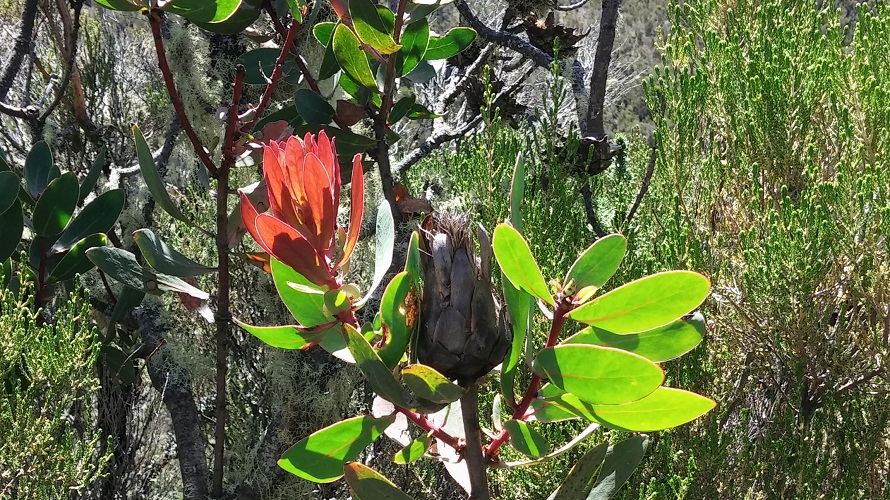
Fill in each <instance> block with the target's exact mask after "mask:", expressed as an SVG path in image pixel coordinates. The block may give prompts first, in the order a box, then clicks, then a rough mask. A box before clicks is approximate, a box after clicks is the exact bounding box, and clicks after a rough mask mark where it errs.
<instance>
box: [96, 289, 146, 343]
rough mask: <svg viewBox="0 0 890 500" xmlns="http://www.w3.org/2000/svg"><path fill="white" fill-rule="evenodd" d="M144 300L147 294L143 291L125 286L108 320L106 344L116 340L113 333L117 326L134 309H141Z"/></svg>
mask: <svg viewBox="0 0 890 500" xmlns="http://www.w3.org/2000/svg"><path fill="white" fill-rule="evenodd" d="M143 299H145V292H144V291H142V290H141V289H137V288H131V287H129V286H124V287H123V288H122V289H121V292H120V293H119V294H118V295H117V302H115V303H114V309H112V310H111V317H110V318H109V319H108V330H107V332H106V334H105V342H106V343H109V342H111V341H112V340H114V337H113V336H112V333H113V332H114V330H115V324H117V322H118V321H120V319H121V318H123V317H124V315H125V314H127V313H128V312H130V311H131V310H132V309H133V308H134V307H139V304H141V303H142V300H143Z"/></svg>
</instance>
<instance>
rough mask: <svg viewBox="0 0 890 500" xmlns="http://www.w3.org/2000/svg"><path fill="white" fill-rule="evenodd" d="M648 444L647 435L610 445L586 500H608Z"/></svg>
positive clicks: (624, 480)
mask: <svg viewBox="0 0 890 500" xmlns="http://www.w3.org/2000/svg"><path fill="white" fill-rule="evenodd" d="M648 445H649V438H648V437H646V436H633V437H629V438H627V439H625V440H624V441H621V442H620V443H617V444H615V445H612V446H610V447H609V450H608V451H607V452H606V458H605V460H604V461H603V466H602V468H601V469H600V475H599V478H598V479H597V482H596V485H595V486H594V487H593V489H592V490H591V492H590V494H588V496H587V500H608V499H609V498H612V497H614V496H615V494H616V493H617V492H618V490H619V489H620V488H621V487H622V486H624V483H626V482H627V480H628V479H630V476H631V475H632V474H633V472H634V470H636V468H637V465H639V464H640V462H641V461H642V460H643V456H644V455H645V454H646V447H647V446H648Z"/></svg>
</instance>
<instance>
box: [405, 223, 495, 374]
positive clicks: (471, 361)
mask: <svg viewBox="0 0 890 500" xmlns="http://www.w3.org/2000/svg"><path fill="white" fill-rule="evenodd" d="M421 234H422V237H421V256H422V257H421V267H422V272H423V280H424V284H423V303H422V306H421V323H420V330H419V332H418V340H417V359H418V361H420V362H421V363H423V364H426V365H429V366H432V367H433V368H435V369H436V370H438V371H439V372H441V373H442V374H443V375H445V376H447V377H449V378H452V379H456V380H457V381H458V383H460V384H462V385H468V384H471V383H473V382H474V381H475V380H476V379H478V378H479V377H481V376H482V375H485V374H486V373H488V372H489V371H491V369H492V368H494V367H495V366H497V365H498V364H499V363H500V362H501V361H503V359H504V356H505V355H506V353H507V350H508V349H509V347H510V334H509V332H508V330H509V329H508V328H507V322H506V320H505V314H504V312H503V311H502V310H501V307H500V306H499V305H498V302H497V301H496V300H495V298H494V295H493V293H492V284H491V256H492V251H491V240H490V239H489V237H488V233H486V232H485V229H483V228H482V227H481V226H479V228H478V230H477V235H478V238H479V245H480V257H479V258H477V257H476V252H475V250H474V244H473V238H472V236H471V235H470V220H469V217H468V216H467V215H466V214H445V215H439V216H438V217H437V218H435V219H430V218H428V219H427V221H425V223H424V230H423V231H422V232H421Z"/></svg>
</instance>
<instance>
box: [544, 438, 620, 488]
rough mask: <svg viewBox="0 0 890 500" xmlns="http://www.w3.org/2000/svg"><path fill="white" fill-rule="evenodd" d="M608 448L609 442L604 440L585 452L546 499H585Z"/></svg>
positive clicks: (594, 481)
mask: <svg viewBox="0 0 890 500" xmlns="http://www.w3.org/2000/svg"><path fill="white" fill-rule="evenodd" d="M608 448H609V443H608V441H605V442H602V443H600V444H599V445H597V446H595V447H593V448H591V449H590V450H589V451H588V452H587V453H585V454H584V456H582V457H581V459H580V460H578V461H577V462H575V465H574V466H573V467H572V470H570V471H569V474H568V475H567V476H566V478H565V480H564V481H563V482H562V484H561V485H559V488H557V490H556V491H554V492H553V494H552V495H550V496H549V497H548V498H547V500H586V499H587V495H588V494H589V493H590V490H591V489H593V486H594V484H595V483H596V479H597V477H598V473H599V470H600V467H601V466H602V464H603V460H604V459H605V458H606V452H607V451H608Z"/></svg>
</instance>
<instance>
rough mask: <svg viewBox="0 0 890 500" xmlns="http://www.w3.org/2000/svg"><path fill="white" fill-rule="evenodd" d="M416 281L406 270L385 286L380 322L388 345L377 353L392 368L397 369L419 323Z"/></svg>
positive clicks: (381, 300) (381, 302)
mask: <svg viewBox="0 0 890 500" xmlns="http://www.w3.org/2000/svg"><path fill="white" fill-rule="evenodd" d="M413 285H414V283H413V280H412V279H411V276H410V275H409V274H408V273H407V272H406V271H403V272H401V273H399V274H397V275H395V276H394V277H393V279H392V281H390V282H389V284H388V285H386V290H385V291H384V292H383V297H382V298H381V299H380V319H381V321H382V322H383V326H384V328H385V332H386V344H384V346H383V347H381V348H380V349H378V350H377V354H379V355H380V359H381V360H382V361H383V363H384V364H385V365H386V366H387V367H389V368H390V369H392V368H395V366H396V365H397V364H399V361H400V360H401V359H402V355H404V354H405V349H407V348H408V341H409V340H410V339H411V334H412V333H413V332H414V326H415V324H416V323H417V317H418V316H417V311H418V310H419V309H418V307H417V297H416V296H415V295H414V294H413V292H412V288H413Z"/></svg>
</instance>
